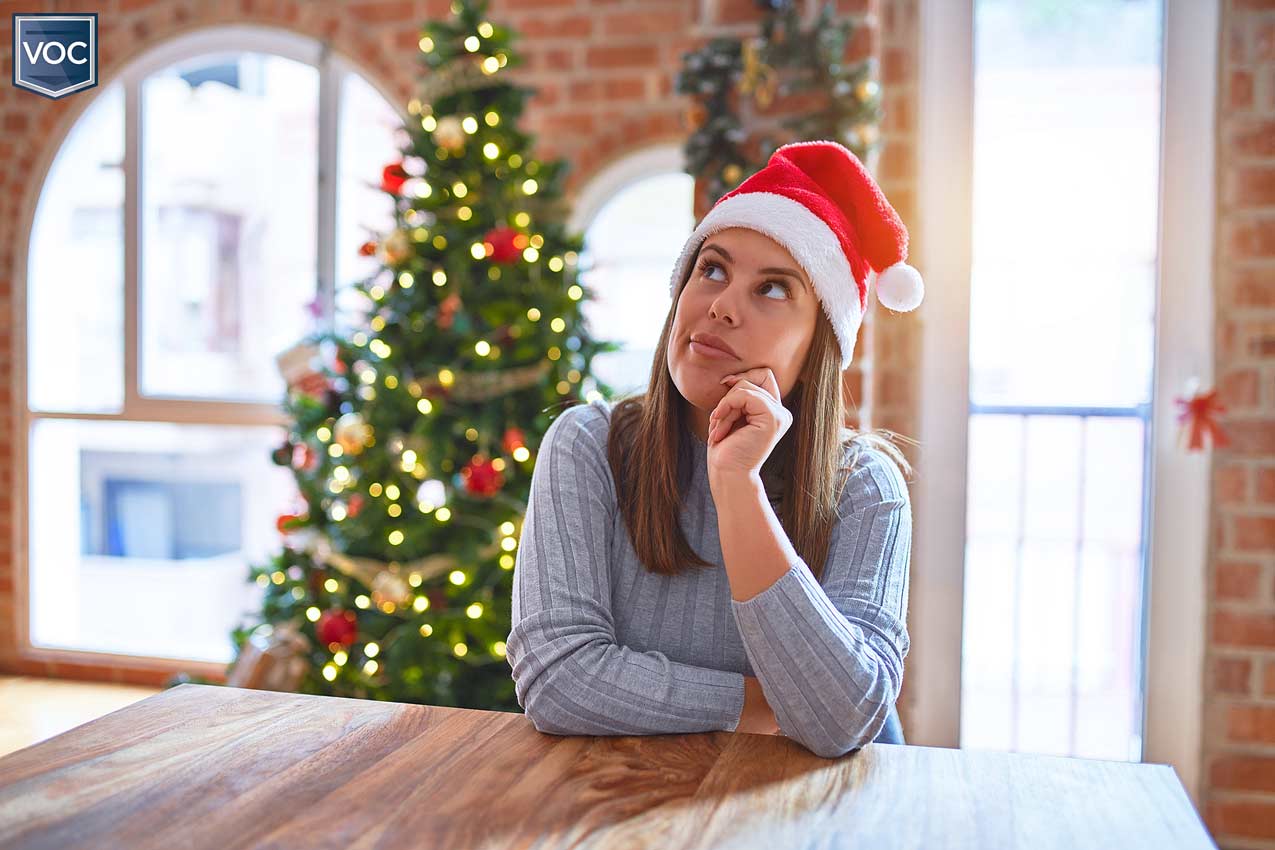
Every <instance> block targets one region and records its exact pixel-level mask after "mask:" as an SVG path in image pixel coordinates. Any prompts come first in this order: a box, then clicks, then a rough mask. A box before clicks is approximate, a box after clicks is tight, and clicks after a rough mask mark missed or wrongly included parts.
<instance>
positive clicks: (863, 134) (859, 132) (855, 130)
mask: <svg viewBox="0 0 1275 850" xmlns="http://www.w3.org/2000/svg"><path fill="white" fill-rule="evenodd" d="M850 132H851V133H852V134H853V135H854V136H857V137H858V138H859V139H860V140H861V141H862V142H863V144H865V145H871V144H873V143H874V142H875V141H876V140H877V138H878V137H879V136H880V135H881V132H880V131H879V130H878V129H877V125H875V124H856V125H855V126H854V127H852V128H851V130H850Z"/></svg>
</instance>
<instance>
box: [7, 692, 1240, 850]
mask: <svg viewBox="0 0 1275 850" xmlns="http://www.w3.org/2000/svg"><path fill="white" fill-rule="evenodd" d="M1214 846H1215V845H1214V844H1213V842H1212V841H1211V839H1210V838H1209V836H1208V834H1207V832H1206V831H1205V829H1204V825H1203V824H1202V823H1201V821H1200V818H1199V817H1198V815H1197V814H1196V812H1195V810H1194V808H1193V807H1192V806H1191V803H1190V800H1189V799H1188V797H1187V795H1186V793H1185V791H1184V790H1183V788H1182V785H1181V783H1180V782H1179V781H1178V778H1177V775H1176V774H1175V773H1174V772H1173V769H1172V768H1170V767H1168V766H1167V765H1155V764H1128V763H1125V762H1114V761H1093V760H1087V759H1069V758H1057V757H1052V756H1029V755H1021V754H1013V753H997V752H981V751H972V750H955V749H941V748H935V747H914V746H894V745H889V744H871V745H869V746H867V747H864V748H863V749H862V750H859V751H856V752H854V753H850V754H848V755H846V756H843V757H842V758H839V759H822V758H819V757H818V756H815V755H812V754H811V753H809V752H808V751H807V750H805V749H803V748H802V747H801V746H800V745H799V744H797V743H796V742H794V741H791V740H789V739H787V738H784V737H782V736H770V735H749V734H743V733H738V734H737V733H731V732H707V733H701V734H693V735H659V736H639V737H600V738H587V737H560V736H555V735H543V734H541V733H539V732H537V731H536V730H535V728H534V727H533V726H532V725H531V721H529V720H528V719H527V718H526V717H525V716H523V715H522V714H515V713H509V712H498V711H472V710H469V709H459V708H441V707H436V706H424V705H408V704H403V703H391V702H375V701H369V700H356V699H339V698H335V697H319V696H305V695H298V694H284V693H275V692H272V691H256V690H245V689H240V688H229V687H217V686H212V685H190V684H187V685H180V686H178V687H175V688H172V689H169V690H166V691H164V692H162V693H159V694H156V695H154V696H152V697H150V698H148V699H144V700H142V701H140V702H137V703H135V704H133V705H130V706H128V707H126V708H123V709H120V710H119V711H116V712H113V713H111V714H108V715H106V716H104V717H100V718H98V719H97V720H94V721H92V722H90V723H86V724H84V725H83V726H79V727H77V728H75V729H72V730H70V731H68V732H65V733H63V734H61V735H58V736H57V737H54V738H50V739H48V740H46V741H42V742H40V743H38V744H35V745H33V746H30V747H27V748H26V749H22V750H18V751H17V752H14V753H10V754H9V755H7V756H5V757H4V758H0V847H3V848H12V847H21V848H33V849H34V848H51V850H52V848H57V850H64V848H72V847H85V848H94V850H105V848H115V847H128V848H144V847H154V848H166V850H167V848H178V847H180V848H204V847H206V848H214V850H235V848H243V847H278V848H283V847H288V848H292V847H331V848H373V847H375V848H408V847H422V848H446V850H461V848H479V847H481V848H505V847H536V848H559V847H563V848H565V847H623V848H640V847H653V848H661V850H664V849H665V848H669V850H678V849H679V848H698V847H714V848H754V847H766V848H788V847H821V848H822V847H829V848H831V847H855V848H872V850H882V849H883V848H903V847H908V848H939V847H941V848H955V847H968V848H977V850H985V848H1000V847H1026V848H1031V850H1045V848H1053V847H1059V848H1063V847H1065V848H1076V847H1084V848H1089V847H1116V848H1120V850H1133V848H1143V847H1145V848H1155V850H1168V848H1183V847H1191V848H1196V847H1214Z"/></svg>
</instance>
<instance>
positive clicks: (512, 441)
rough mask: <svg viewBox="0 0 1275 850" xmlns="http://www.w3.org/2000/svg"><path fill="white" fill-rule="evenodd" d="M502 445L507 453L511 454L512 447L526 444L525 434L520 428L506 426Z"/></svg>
mask: <svg viewBox="0 0 1275 850" xmlns="http://www.w3.org/2000/svg"><path fill="white" fill-rule="evenodd" d="M503 445H504V447H505V452H506V453H507V454H513V452H514V449H519V448H522V447H523V446H525V445H527V438H526V435H525V434H523V432H522V429H521V428H506V429H505V438H504V441H503Z"/></svg>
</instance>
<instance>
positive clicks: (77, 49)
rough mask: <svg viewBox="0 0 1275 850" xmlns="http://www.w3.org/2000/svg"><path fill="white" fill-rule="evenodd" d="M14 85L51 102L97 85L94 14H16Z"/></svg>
mask: <svg viewBox="0 0 1275 850" xmlns="http://www.w3.org/2000/svg"><path fill="white" fill-rule="evenodd" d="M13 84H14V85H15V86H17V87H18V88H21V89H28V90H30V91H33V92H35V93H36V94H41V95H44V96H45V97H48V98H52V99H54V100H57V99H58V98H60V97H65V96H66V95H68V94H72V93H73V92H77V91H80V90H81V89H88V88H92V87H93V86H95V85H97V14H96V13H91V14H84V15H60V14H33V15H19V14H15V15H14V16H13Z"/></svg>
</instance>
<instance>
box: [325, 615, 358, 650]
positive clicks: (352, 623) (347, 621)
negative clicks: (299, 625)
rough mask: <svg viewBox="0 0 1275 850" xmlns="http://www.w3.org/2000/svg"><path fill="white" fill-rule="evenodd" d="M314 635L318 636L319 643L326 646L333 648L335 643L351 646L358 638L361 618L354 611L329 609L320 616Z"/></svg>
mask: <svg viewBox="0 0 1275 850" xmlns="http://www.w3.org/2000/svg"><path fill="white" fill-rule="evenodd" d="M314 633H315V634H316V635H318V637H319V641H320V642H321V643H322V644H323V645H324V646H331V645H332V644H334V643H336V644H340V645H341V646H349V645H350V644H352V643H354V640H355V638H357V637H358V634H359V618H358V617H356V616H355V615H354V612H353V611H343V610H341V609H340V608H329V609H328V610H326V611H324V612H323V613H322V614H320V615H319V620H318V622H317V623H315V626H314Z"/></svg>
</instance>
